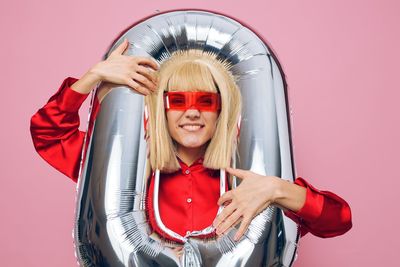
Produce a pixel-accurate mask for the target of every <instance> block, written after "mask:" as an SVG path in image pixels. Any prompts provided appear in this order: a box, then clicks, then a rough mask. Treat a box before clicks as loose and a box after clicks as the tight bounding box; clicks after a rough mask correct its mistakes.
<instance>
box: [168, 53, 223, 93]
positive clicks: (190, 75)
mask: <svg viewBox="0 0 400 267" xmlns="http://www.w3.org/2000/svg"><path fill="white" fill-rule="evenodd" d="M165 91H180V92H185V91H188V92H194V91H203V92H213V93H216V92H217V91H218V90H217V86H216V84H215V82H214V78H213V76H212V74H211V71H210V70H209V69H208V67H207V66H206V65H204V64H201V62H190V61H189V62H185V63H184V64H182V65H181V66H179V67H178V68H177V69H176V71H175V72H174V73H173V74H172V76H171V78H170V79H169V80H168V84H167V88H166V89H165Z"/></svg>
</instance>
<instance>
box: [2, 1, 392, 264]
mask: <svg viewBox="0 0 400 267" xmlns="http://www.w3.org/2000/svg"><path fill="white" fill-rule="evenodd" d="M322 2H323V3H322ZM234 3H236V6H234ZM190 7H193V8H205V9H207V8H208V9H211V10H215V11H221V12H223V13H225V14H230V15H231V16H233V17H236V18H237V19H239V20H241V21H245V22H246V23H247V24H248V25H252V27H253V29H255V30H256V31H258V32H259V33H260V34H261V35H263V36H264V37H265V38H266V39H267V40H268V42H269V43H270V44H272V47H273V48H274V50H275V51H276V53H277V56H278V58H279V59H280V61H281V63H282V66H283V68H284V70H285V73H286V76H287V81H288V84H289V94H290V101H291V106H292V109H293V117H294V118H293V122H294V125H293V134H294V144H295V159H296V163H297V172H298V175H301V176H303V177H305V178H307V179H308V180H309V181H310V182H311V183H313V184H314V185H315V186H317V187H319V188H320V189H329V190H331V191H334V192H336V193H337V194H339V195H341V196H342V197H343V198H345V199H346V200H347V201H348V202H349V203H350V205H351V207H352V211H353V224H354V226H353V229H352V230H351V231H350V232H349V233H348V234H346V235H344V236H342V237H337V238H332V239H320V238H317V237H314V236H312V235H307V236H305V237H304V238H303V239H302V240H301V243H300V249H299V258H298V261H297V262H296V264H295V266H297V267H301V266H303V267H305V266H307V267H309V266H324V267H337V266H394V265H396V262H397V259H396V256H398V248H399V245H398V242H397V241H398V240H399V237H400V235H399V227H398V225H399V222H398V221H399V219H400V218H399V215H398V214H396V213H395V212H396V211H399V209H398V207H397V206H396V205H395V203H396V200H397V198H396V196H398V195H399V194H398V193H397V191H398V188H399V186H400V176H399V174H398V168H397V167H396V163H397V164H398V163H399V150H400V141H399V137H400V126H399V125H400V119H399V117H398V115H396V114H399V112H398V111H397V110H396V109H395V108H396V104H397V103H396V102H398V101H399V99H400V93H399V89H400V88H399V86H398V81H397V80H396V79H395V78H396V77H398V76H399V74H398V71H399V67H398V66H399V64H398V61H399V59H400V57H399V55H400V53H399V47H400V38H399V36H400V35H399V31H400V30H399V29H400V28H399V23H400V16H399V12H398V11H399V10H400V4H399V2H398V1H395V0H393V1H389V0H386V1H372V0H371V1H367V0H353V1H344V0H335V1H334V0H332V1H317V0H315V1H310V0H303V1H265V0H259V1H255V0H247V1H243V2H240V3H238V1H236V2H234V1H225V0H224V1H223V0H219V1H205V0H203V1H193V0H192V1H188V0H186V1H166V0H152V1H143V3H139V2H138V1H133V0H130V1H113V2H112V1H94V0H87V1H77V0H70V1H63V2H60V1H48V0H47V1H46V0H43V1H21V0H16V1H2V2H1V3H0V29H1V35H2V38H1V42H0V47H1V61H2V62H3V64H2V65H1V67H0V68H1V73H2V74H1V80H2V84H3V86H2V91H3V100H4V101H2V104H1V105H0V109H1V112H0V114H1V122H2V123H3V125H4V126H3V127H2V129H3V130H2V131H1V138H0V140H1V141H0V142H1V148H2V152H1V159H2V165H1V166H2V169H3V171H4V173H3V175H2V180H3V182H2V187H1V189H0V200H1V201H0V205H1V206H0V208H1V209H0V210H1V218H2V222H1V227H0V236H1V241H0V242H1V243H0V244H1V249H0V259H1V261H2V262H1V263H0V265H1V266H17V267H18V266H32V267H35V266H59V267H63V266H65V267H67V266H68V267H70V266H76V264H75V257H74V248H73V239H72V236H71V232H72V227H73V220H74V207H75V184H74V183H73V182H72V181H70V180H69V179H68V178H66V177H64V176H63V175H62V174H60V173H58V172H57V171H56V170H54V169H52V168H51V167H50V166H48V165H47V164H46V163H45V162H44V161H43V160H42V159H41V158H40V157H39V156H38V155H37V154H36V152H35V150H34V148H33V146H32V142H31V138H30V133H29V119H30V117H31V116H32V114H33V113H34V112H36V110H37V109H38V108H39V107H40V106H42V105H43V104H44V103H45V102H46V101H47V99H48V98H49V97H50V95H51V94H53V93H54V92H55V90H56V89H57V88H58V86H59V84H60V82H61V81H62V79H63V78H64V77H65V76H68V75H72V76H76V77H80V75H82V74H83V73H84V72H85V71H86V70H87V69H88V68H89V67H90V66H91V65H92V64H94V63H95V62H96V61H98V60H100V58H101V57H102V55H103V53H104V51H105V49H106V48H107V47H108V46H109V44H110V41H111V40H113V39H114V38H115V37H116V36H117V35H118V33H119V32H120V31H121V30H123V29H125V28H126V27H127V26H129V25H130V24H132V23H133V22H135V21H136V20H138V19H141V18H142V17H144V16H148V15H149V14H153V13H155V12H156V10H157V9H158V10H160V11H165V10H170V9H175V8H190ZM397 106H398V105H397ZM87 109H88V102H87V103H86V104H85V106H84V107H83V109H82V113H81V115H82V122H83V124H82V126H84V127H86V117H87ZM396 159H397V160H396ZM396 221H397V222H396ZM396 225H397V226H396Z"/></svg>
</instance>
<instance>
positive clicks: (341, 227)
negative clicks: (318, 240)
mask: <svg viewBox="0 0 400 267" xmlns="http://www.w3.org/2000/svg"><path fill="white" fill-rule="evenodd" d="M294 183H295V184H297V185H299V186H303V187H305V188H306V189H307V193H306V201H305V203H304V206H303V207H302V208H301V209H300V210H299V211H297V212H292V211H289V210H287V211H285V214H286V216H288V217H289V218H291V219H292V220H294V221H295V222H296V223H297V224H299V227H300V234H301V236H304V235H305V234H307V233H308V232H310V233H312V234H313V235H316V236H318V237H323V238H326V237H334V236H338V235H342V234H344V233H346V232H347V231H349V230H350V229H351V227H352V220H351V210H350V206H349V204H347V202H346V201H345V200H344V199H342V198H341V197H339V196H338V195H336V194H334V193H332V192H329V191H321V190H318V189H316V188H315V187H313V186H312V185H311V184H309V183H308V182H307V181H305V180H304V179H303V178H301V177H298V178H297V179H296V180H295V182H294Z"/></svg>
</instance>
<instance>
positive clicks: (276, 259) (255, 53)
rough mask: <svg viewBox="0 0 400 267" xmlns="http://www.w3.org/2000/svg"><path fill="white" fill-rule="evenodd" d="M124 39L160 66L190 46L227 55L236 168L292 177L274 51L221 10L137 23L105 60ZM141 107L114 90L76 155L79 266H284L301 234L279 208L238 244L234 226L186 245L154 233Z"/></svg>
mask: <svg viewBox="0 0 400 267" xmlns="http://www.w3.org/2000/svg"><path fill="white" fill-rule="evenodd" d="M124 38H128V40H129V42H130V43H131V45H130V50H129V51H128V52H127V54H128V55H133V56H150V57H153V58H154V59H155V60H156V61H158V62H159V63H162V62H163V61H165V60H166V59H168V58H169V57H170V55H171V53H172V52H174V51H176V50H184V49H190V48H196V49H202V50H204V51H212V52H214V53H217V54H218V57H219V58H220V59H228V60H229V61H230V62H231V63H232V65H233V67H232V69H231V70H232V72H233V74H234V75H236V76H238V77H239V81H238V85H239V87H240V88H241V94H242V97H243V112H242V121H241V133H240V140H239V141H240V142H239V147H238V150H239V153H238V154H239V157H238V158H237V159H236V162H235V164H236V167H237V168H241V169H249V170H252V171H254V172H256V173H259V174H263V175H274V176H279V177H282V179H286V180H290V181H293V179H294V177H295V176H294V168H293V158H292V148H291V137H290V116H289V114H288V110H289V109H288V103H287V91H286V83H285V81H284V75H283V73H282V72H281V70H280V67H279V65H278V64H277V61H276V57H275V56H274V55H273V53H272V51H271V50H270V48H269V47H268V46H267V44H266V43H265V42H264V41H263V40H262V39H261V37H260V36H258V35H257V34H255V33H254V32H253V31H252V30H250V29H249V28H248V27H246V26H244V25H243V23H239V22H237V21H236V20H234V19H232V18H230V17H227V16H225V15H221V14H217V13H214V12H209V11H204V10H178V11H172V12H165V13H161V14H156V15H154V16H151V17H148V18H146V19H144V20H142V21H140V22H138V23H136V24H135V25H133V26H132V27H130V28H129V29H128V30H126V31H125V32H124V33H122V34H121V35H120V37H119V38H118V39H117V40H116V42H114V44H113V46H112V47H111V49H110V50H109V51H108V53H107V54H106V55H105V57H107V55H108V54H109V53H110V52H111V51H113V49H114V48H115V47H116V46H118V45H119V44H120V43H121V42H122V41H123V39H124ZM100 87H101V86H100ZM100 87H99V88H100ZM99 88H98V90H99ZM93 97H95V95H93ZM92 103H93V98H92ZM143 113H144V98H143V96H141V95H139V94H136V93H134V92H133V91H131V90H130V89H128V88H126V87H118V88H115V89H113V90H112V91H111V92H110V93H109V94H108V95H107V96H106V97H105V98H104V100H103V102H102V104H101V109H100V112H99V114H98V115H97V117H96V120H95V122H94V126H93V127H94V129H93V133H92V135H91V136H86V138H85V144H86V143H87V144H88V148H87V153H82V155H86V156H85V157H82V161H81V169H80V178H79V182H78V187H77V191H78V194H77V207H76V221H75V229H74V238H75V247H76V254H77V258H78V261H79V263H80V265H81V266H113V267H119V266H252V267H254V266H291V264H292V263H293V261H294V258H295V255H296V249H297V242H298V238H299V233H298V229H297V225H296V224H295V223H294V222H293V221H292V220H290V219H288V218H287V217H286V216H285V215H284V213H283V212H282V210H280V209H279V208H276V207H268V208H267V209H266V210H264V211H263V212H262V213H260V214H259V215H257V216H256V217H255V218H254V219H253V221H252V223H251V224H250V226H249V229H248V231H247V232H246V234H245V236H244V237H243V238H242V239H241V240H239V241H238V242H235V241H233V236H234V234H235V233H236V231H237V229H236V228H232V229H231V230H230V231H229V232H228V233H227V234H226V235H224V236H223V237H220V238H218V239H211V240H210V239H208V240H201V239H196V238H195V236H196V233H189V234H188V235H187V236H185V237H179V238H180V239H181V240H183V242H184V245H183V246H178V245H177V244H175V243H173V242H167V241H165V240H163V239H160V238H159V237H158V236H157V235H155V234H154V233H153V234H151V229H150V227H149V223H148V222H147V220H146V214H145V203H144V201H145V195H146V190H147V179H148V175H149V172H148V171H147V170H148V169H149V168H148V166H146V164H147V163H146V141H145V139H144V128H143ZM222 174H223V172H222ZM221 181H222V180H221ZM233 186H236V183H233ZM222 188H224V185H223V184H221V189H222ZM154 191H155V195H154V200H155V201H154V203H155V205H154V210H155V211H156V217H157V218H158V219H157V223H158V225H159V226H160V227H161V228H163V229H164V231H166V232H168V231H169V229H166V227H165V226H164V225H162V222H161V220H160V218H159V214H157V211H158V195H157V186H156V188H155V190H154ZM221 192H222V191H221ZM211 230H212V229H211ZM204 231H206V232H207V231H210V228H208V229H204ZM171 234H173V233H171ZM197 234H198V233H197Z"/></svg>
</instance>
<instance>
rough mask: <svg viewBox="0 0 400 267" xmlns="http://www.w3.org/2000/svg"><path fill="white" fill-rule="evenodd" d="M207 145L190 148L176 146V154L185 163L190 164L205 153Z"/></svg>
mask: <svg viewBox="0 0 400 267" xmlns="http://www.w3.org/2000/svg"><path fill="white" fill-rule="evenodd" d="M206 148H207V146H202V147H196V148H190V147H182V146H178V148H177V151H176V153H177V156H178V157H179V158H180V159H181V160H182V161H183V162H184V163H185V164H186V165H187V166H190V165H192V164H193V162H195V161H196V160H197V159H198V158H200V157H203V156H204V154H205V151H206Z"/></svg>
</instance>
